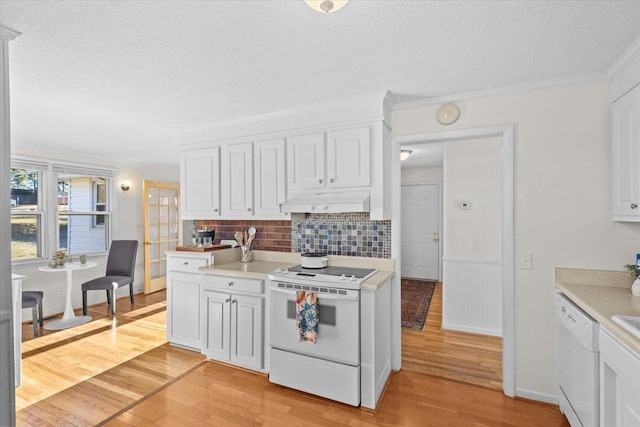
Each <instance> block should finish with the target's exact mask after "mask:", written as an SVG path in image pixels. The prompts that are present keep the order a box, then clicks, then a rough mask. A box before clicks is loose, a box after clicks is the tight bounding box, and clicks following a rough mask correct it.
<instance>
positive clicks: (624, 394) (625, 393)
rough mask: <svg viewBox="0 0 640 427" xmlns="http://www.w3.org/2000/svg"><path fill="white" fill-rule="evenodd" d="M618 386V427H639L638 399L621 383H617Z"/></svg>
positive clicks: (639, 411) (639, 405) (639, 408)
mask: <svg viewBox="0 0 640 427" xmlns="http://www.w3.org/2000/svg"><path fill="white" fill-rule="evenodd" d="M618 386H619V389H618V393H619V396H620V398H619V402H620V408H619V411H620V425H621V426H622V427H638V426H640V397H639V396H637V395H636V394H635V393H634V392H633V391H632V390H631V388H630V387H628V386H627V385H626V384H625V383H623V382H622V381H619V383H618Z"/></svg>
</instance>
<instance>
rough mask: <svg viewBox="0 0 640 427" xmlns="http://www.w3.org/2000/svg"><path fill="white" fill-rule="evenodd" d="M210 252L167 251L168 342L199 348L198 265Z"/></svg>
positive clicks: (205, 261)
mask: <svg viewBox="0 0 640 427" xmlns="http://www.w3.org/2000/svg"><path fill="white" fill-rule="evenodd" d="M210 264H211V255H210V254H206V253H203V254H185V255H182V254H173V253H168V254H167V341H169V342H170V343H171V344H175V345H179V346H182V347H187V348H190V349H193V350H198V351H200V348H201V336H200V317H201V316H200V293H201V291H200V282H201V279H202V275H201V273H200V272H199V271H198V269H199V268H200V267H206V266H208V265H210Z"/></svg>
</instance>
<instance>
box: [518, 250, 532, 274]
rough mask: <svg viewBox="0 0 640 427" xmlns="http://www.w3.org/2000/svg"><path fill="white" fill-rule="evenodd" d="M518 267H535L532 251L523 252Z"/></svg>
mask: <svg viewBox="0 0 640 427" xmlns="http://www.w3.org/2000/svg"><path fill="white" fill-rule="evenodd" d="M518 267H519V268H520V270H531V269H533V254H531V253H521V254H520V257H519V258H518Z"/></svg>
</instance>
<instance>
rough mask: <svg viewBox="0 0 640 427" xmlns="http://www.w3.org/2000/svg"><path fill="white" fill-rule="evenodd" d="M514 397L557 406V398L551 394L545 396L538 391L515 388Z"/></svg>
mask: <svg viewBox="0 0 640 427" xmlns="http://www.w3.org/2000/svg"><path fill="white" fill-rule="evenodd" d="M516 397H520V398H523V399H529V400H535V401H537V402H544V403H550V404H553V405H557V404H558V396H554V395H552V394H547V393H540V392H539V391H533V390H527V389H523V388H517V387H516Z"/></svg>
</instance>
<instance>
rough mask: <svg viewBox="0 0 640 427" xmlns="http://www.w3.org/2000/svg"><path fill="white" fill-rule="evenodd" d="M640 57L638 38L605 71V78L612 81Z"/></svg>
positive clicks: (639, 41) (639, 39)
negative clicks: (607, 77)
mask: <svg viewBox="0 0 640 427" xmlns="http://www.w3.org/2000/svg"><path fill="white" fill-rule="evenodd" d="M638 56H640V37H638V38H637V39H636V40H635V41H634V42H633V43H631V46H629V47H628V48H627V49H626V50H625V51H624V52H623V53H622V55H620V57H619V58H618V59H616V61H615V62H614V63H613V65H611V67H609V69H608V70H607V76H609V78H610V79H612V80H613V78H614V77H615V76H617V75H618V73H620V71H622V70H623V69H624V67H626V66H627V65H629V64H630V63H631V62H632V61H633V60H634V59H636V57H638Z"/></svg>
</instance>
